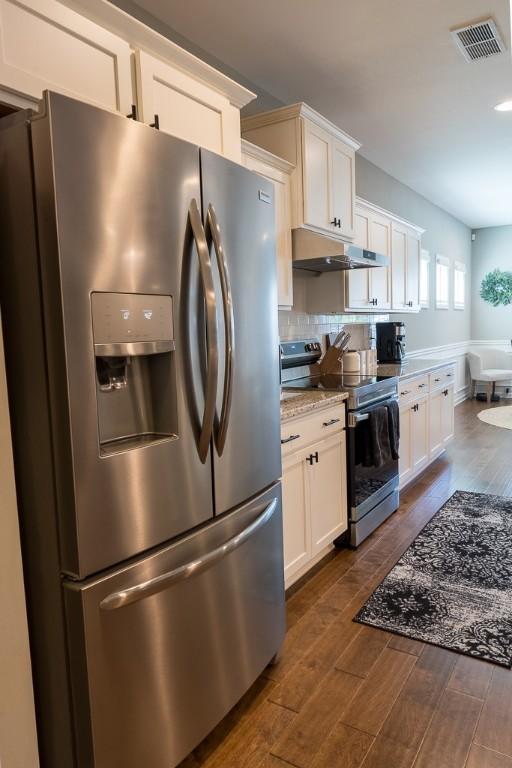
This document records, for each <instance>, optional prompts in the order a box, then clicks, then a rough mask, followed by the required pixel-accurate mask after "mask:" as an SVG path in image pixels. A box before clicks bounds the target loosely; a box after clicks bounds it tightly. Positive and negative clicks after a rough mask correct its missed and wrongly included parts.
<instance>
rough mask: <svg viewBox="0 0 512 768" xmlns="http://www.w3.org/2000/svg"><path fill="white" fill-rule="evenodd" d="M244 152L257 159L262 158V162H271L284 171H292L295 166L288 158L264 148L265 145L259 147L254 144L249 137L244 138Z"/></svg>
mask: <svg viewBox="0 0 512 768" xmlns="http://www.w3.org/2000/svg"><path fill="white" fill-rule="evenodd" d="M242 154H243V155H247V156H248V157H252V158H254V159H255V160H260V161H261V162H262V163H269V164H270V165H272V166H273V167H274V168H277V169H278V170H280V171H283V172H284V173H291V172H292V171H293V169H294V168H295V166H294V164H293V163H289V162H288V160H285V159H284V158H283V157H279V156H278V155H274V154H273V152H269V151H268V150H267V149H263V147H258V145H257V144H253V143H252V141H247V139H242Z"/></svg>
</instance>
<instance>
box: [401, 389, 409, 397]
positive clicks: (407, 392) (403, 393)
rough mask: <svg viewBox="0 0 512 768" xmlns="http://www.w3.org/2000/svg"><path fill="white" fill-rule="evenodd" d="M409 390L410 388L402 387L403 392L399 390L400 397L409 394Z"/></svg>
mask: <svg viewBox="0 0 512 768" xmlns="http://www.w3.org/2000/svg"><path fill="white" fill-rule="evenodd" d="M410 394H411V390H410V389H404V391H403V392H400V397H405V395H410Z"/></svg>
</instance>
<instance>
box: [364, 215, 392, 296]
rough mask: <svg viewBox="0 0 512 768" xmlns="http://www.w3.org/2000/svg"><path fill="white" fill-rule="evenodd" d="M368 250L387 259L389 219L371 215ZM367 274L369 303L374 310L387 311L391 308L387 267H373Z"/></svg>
mask: <svg viewBox="0 0 512 768" xmlns="http://www.w3.org/2000/svg"><path fill="white" fill-rule="evenodd" d="M370 249H371V250H372V251H376V252H377V253H381V254H383V255H384V256H388V257H389V255H390V252H391V222H390V221H389V219H386V218H384V217H383V216H378V215H372V217H371V221H370ZM369 272H370V301H373V304H374V306H375V309H389V308H390V307H391V296H390V293H391V291H390V270H389V267H374V268H373V269H370V270H369Z"/></svg>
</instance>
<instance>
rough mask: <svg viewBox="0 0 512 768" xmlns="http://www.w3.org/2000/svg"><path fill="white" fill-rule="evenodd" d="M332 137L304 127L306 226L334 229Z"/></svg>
mask: <svg viewBox="0 0 512 768" xmlns="http://www.w3.org/2000/svg"><path fill="white" fill-rule="evenodd" d="M330 143H331V137H330V136H329V134H328V133H327V131H324V130H323V129H322V128H320V127H319V126H317V125H315V124H314V123H309V122H307V123H305V125H304V163H305V168H306V169H307V170H306V173H305V174H304V223H305V224H309V225H310V226H312V227H317V228H318V229H327V230H329V229H334V225H333V223H332V221H331V199H330V198H331V194H330V181H331V163H330V160H331V154H330Z"/></svg>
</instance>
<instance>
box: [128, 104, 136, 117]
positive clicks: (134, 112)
mask: <svg viewBox="0 0 512 768" xmlns="http://www.w3.org/2000/svg"><path fill="white" fill-rule="evenodd" d="M126 117H127V118H129V119H130V120H138V117H137V105H136V104H132V111H131V112H130V114H129V115H126Z"/></svg>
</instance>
